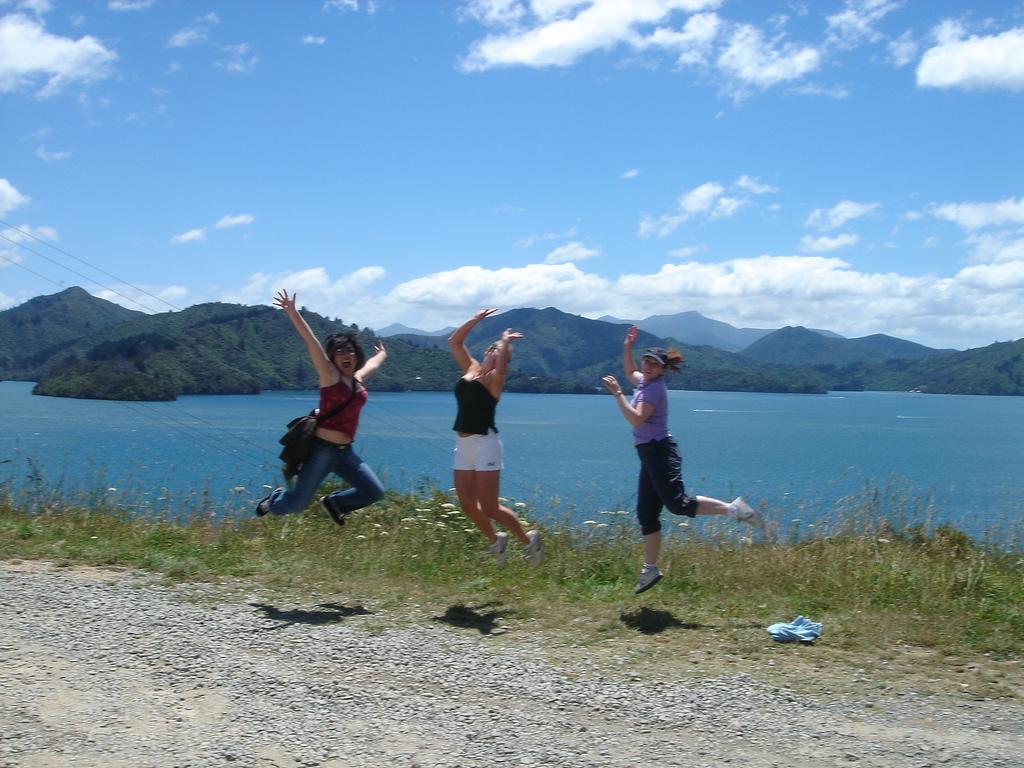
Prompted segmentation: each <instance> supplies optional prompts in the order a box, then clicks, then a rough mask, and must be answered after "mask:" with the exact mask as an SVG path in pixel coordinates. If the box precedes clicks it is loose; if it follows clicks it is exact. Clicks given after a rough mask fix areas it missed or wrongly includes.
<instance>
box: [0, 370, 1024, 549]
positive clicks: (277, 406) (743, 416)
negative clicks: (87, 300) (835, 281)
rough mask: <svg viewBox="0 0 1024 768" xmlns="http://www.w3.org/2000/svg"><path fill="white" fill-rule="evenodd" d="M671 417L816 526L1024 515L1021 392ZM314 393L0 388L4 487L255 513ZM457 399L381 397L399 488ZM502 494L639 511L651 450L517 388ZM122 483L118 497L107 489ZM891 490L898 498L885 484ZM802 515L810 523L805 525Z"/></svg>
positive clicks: (812, 403)
mask: <svg viewBox="0 0 1024 768" xmlns="http://www.w3.org/2000/svg"><path fill="white" fill-rule="evenodd" d="M670 398H671V406H670V413H671V417H670V427H671V429H672V432H673V434H674V435H675V436H676V439H677V440H678V442H679V443H680V446H681V449H682V452H683V457H684V476H685V478H686V483H687V488H688V490H689V491H690V492H691V493H700V494H703V495H708V496H716V497H719V498H726V499H731V498H732V497H733V496H735V495H737V494H742V495H743V496H745V497H746V498H748V500H751V501H753V502H755V503H763V504H764V505H766V506H767V508H768V509H769V512H770V514H771V515H772V516H774V517H775V518H777V519H778V520H779V521H780V522H781V523H783V524H785V525H801V526H806V525H814V524H815V521H819V522H820V519H821V518H822V517H827V516H828V515H829V514H831V513H832V511H833V510H834V509H835V506H836V504H837V503H840V504H841V503H842V501H841V499H842V498H843V497H846V496H852V497H854V498H856V499H862V498H864V497H865V494H866V493H869V492H870V489H871V488H872V487H880V488H882V489H883V491H884V492H885V493H890V494H896V495H898V494H900V493H906V494H909V495H910V496H911V497H913V498H914V499H916V500H917V502H916V504H917V506H919V507H921V508H922V509H923V510H924V514H926V515H927V516H928V518H929V519H930V520H931V521H932V522H944V521H948V522H952V523H954V524H957V525H960V526H962V527H965V528H968V529H969V530H972V531H974V532H983V531H985V530H988V529H990V528H992V527H993V525H995V526H997V527H1000V528H1006V527H1007V524H1009V526H1008V527H1009V528H1014V527H1015V526H1017V528H1018V530H1019V526H1020V522H1021V520H1024V440H1022V439H1021V437H1022V435H1024V398H1010V397H980V396H958V395H926V394H909V393H886V392H861V393H841V394H831V395H779V394H758V393H730V392H671V393H670ZM315 399H316V397H315V394H314V393H313V392H308V393H305V392H267V393H264V394H261V395H238V396H230V395H229V396H223V395H221V396H213V395H202V396H190V397H182V398H181V399H180V400H179V401H177V402H175V403H124V402H104V401H90V400H70V399H62V398H49V397H35V396H33V395H31V384H27V383H23V382H0V417H2V423H3V424H4V429H3V430H2V431H0V462H2V463H0V481H2V482H7V483H10V484H11V486H12V487H14V488H15V489H16V490H17V491H18V492H19V493H28V492H30V491H31V489H32V487H33V478H36V479H37V482H38V484H39V485H41V486H43V487H47V488H59V489H60V490H61V491H62V492H63V493H64V494H66V495H70V494H73V493H79V492H95V493H100V494H102V495H105V496H106V497H107V498H111V499H119V500H122V501H123V503H125V504H126V505H128V506H131V505H132V504H135V505H142V506H144V507H145V506H149V507H152V508H157V509H168V510H178V511H184V512H189V511H192V510H195V509H209V508H211V507H212V508H215V509H216V511H217V512H218V513H220V512H224V513H227V514H234V513H244V512H246V511H248V510H249V509H250V508H251V506H252V502H253V500H254V499H257V498H259V497H260V496H262V495H263V493H264V491H263V487H264V485H265V484H272V485H273V484H278V482H279V477H280V474H279V471H278V461H277V451H278V449H279V446H278V445H277V442H276V441H277V438H278V437H279V436H280V434H281V433H282V431H283V429H284V425H285V424H286V423H287V422H288V421H289V419H291V418H292V417H294V416H296V415H299V414H301V413H303V412H306V411H308V410H309V409H310V408H312V407H313V406H314V405H315ZM453 416H454V400H453V397H452V395H451V394H450V393H444V392H425V393H424V392H420V393H411V392H404V393H381V392H372V393H371V398H370V403H369V404H368V406H367V407H366V409H365V410H364V412H363V418H362V423H361V425H360V429H359V434H358V437H357V441H356V445H357V450H358V451H359V453H360V454H361V455H362V457H363V458H364V459H365V460H366V461H368V462H369V463H370V464H371V466H373V467H374V469H375V470H376V471H377V473H378V475H380V476H381V478H382V479H383V480H384V482H385V485H387V486H388V487H391V488H397V489H400V490H415V489H417V488H418V487H420V486H421V485H422V484H423V483H424V481H427V482H429V483H431V484H433V485H435V486H437V487H440V488H448V487H450V484H451V472H450V466H451V449H452V442H453V436H452V432H451V422H452V419H453ZM498 427H499V429H500V430H501V436H502V439H503V442H504V445H505V466H506V469H505V471H504V472H503V474H502V493H503V495H504V496H506V497H509V498H510V499H512V500H513V501H522V502H524V503H526V505H527V507H526V510H527V514H528V515H529V516H532V517H534V518H537V519H541V520H545V521H549V522H550V521H558V520H563V519H571V520H573V521H576V522H579V521H581V520H584V519H595V518H596V516H597V515H598V514H599V513H600V512H602V511H604V512H607V511H614V510H630V511H631V510H632V507H633V504H634V502H635V495H634V488H635V483H636V472H637V466H638V465H637V460H636V455H635V453H634V451H633V447H632V443H631V439H630V431H629V427H628V425H627V424H626V422H625V420H624V419H623V418H622V417H621V415H620V414H619V412H618V409H617V408H616V407H615V405H614V403H613V402H612V401H611V400H610V399H609V398H608V397H605V396H593V395H525V394H514V393H507V394H505V396H504V397H503V398H502V401H501V404H500V406H499V409H498ZM110 489H114V490H110ZM883 495H885V494H884V493H883ZM794 519H799V520H800V522H799V523H793V522H792V521H793V520H794Z"/></svg>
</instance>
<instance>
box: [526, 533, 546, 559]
mask: <svg viewBox="0 0 1024 768" xmlns="http://www.w3.org/2000/svg"><path fill="white" fill-rule="evenodd" d="M526 538H528V539H529V540H530V543H529V544H527V545H526V546H525V547H523V559H525V560H529V561H530V565H540V561H541V560H543V559H544V547H543V545H542V544H541V543H540V531H527V532H526Z"/></svg>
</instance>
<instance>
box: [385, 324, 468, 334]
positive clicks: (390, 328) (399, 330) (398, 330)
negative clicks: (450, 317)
mask: <svg viewBox="0 0 1024 768" xmlns="http://www.w3.org/2000/svg"><path fill="white" fill-rule="evenodd" d="M375 330H376V331H377V335H378V336H382V337H384V338H386V337H388V336H399V335H401V334H412V335H414V336H451V334H452V331H454V330H455V328H454V327H452V326H448V327H447V328H442V329H441V330H439V331H421V330H419V329H418V328H410V327H409V326H408V325H402V324H401V323H392V324H391V325H385V326H384V327H383V328H377V329H375Z"/></svg>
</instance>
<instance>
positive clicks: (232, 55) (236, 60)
mask: <svg viewBox="0 0 1024 768" xmlns="http://www.w3.org/2000/svg"><path fill="white" fill-rule="evenodd" d="M219 50H220V52H221V54H223V58H222V59H220V60H219V61H218V62H216V64H217V66H218V67H220V68H221V69H223V70H225V71H227V72H248V71H250V70H251V69H252V68H253V67H255V66H256V64H257V63H258V62H259V57H257V56H254V55H253V54H252V53H251V51H250V48H249V44H248V43H239V44H238V45H222V46H220V49H219Z"/></svg>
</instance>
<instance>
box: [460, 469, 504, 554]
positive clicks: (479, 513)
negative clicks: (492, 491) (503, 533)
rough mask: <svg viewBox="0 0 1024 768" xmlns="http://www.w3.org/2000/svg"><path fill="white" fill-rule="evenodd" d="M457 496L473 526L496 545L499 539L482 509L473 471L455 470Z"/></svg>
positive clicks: (475, 475) (475, 474)
mask: <svg viewBox="0 0 1024 768" xmlns="http://www.w3.org/2000/svg"><path fill="white" fill-rule="evenodd" d="M455 494H456V495H457V496H458V497H459V506H461V507H462V511H463V512H464V513H465V514H466V517H468V518H469V519H470V520H472V521H473V524H474V525H476V527H477V528H479V529H480V532H481V533H483V535H484V536H486V537H487V540H488V541H489V542H491V543H492V544H493V543H494V541H495V539H497V538H498V535H497V533H496V532H495V530H494V524H493V523H492V522H491V518H490V517H488V516H487V514H486V513H485V512H484V511H483V510H482V509H480V503H479V501H478V496H479V490H478V489H477V473H476V472H475V471H474V470H472V469H456V470H455ZM495 503H497V499H495Z"/></svg>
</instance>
